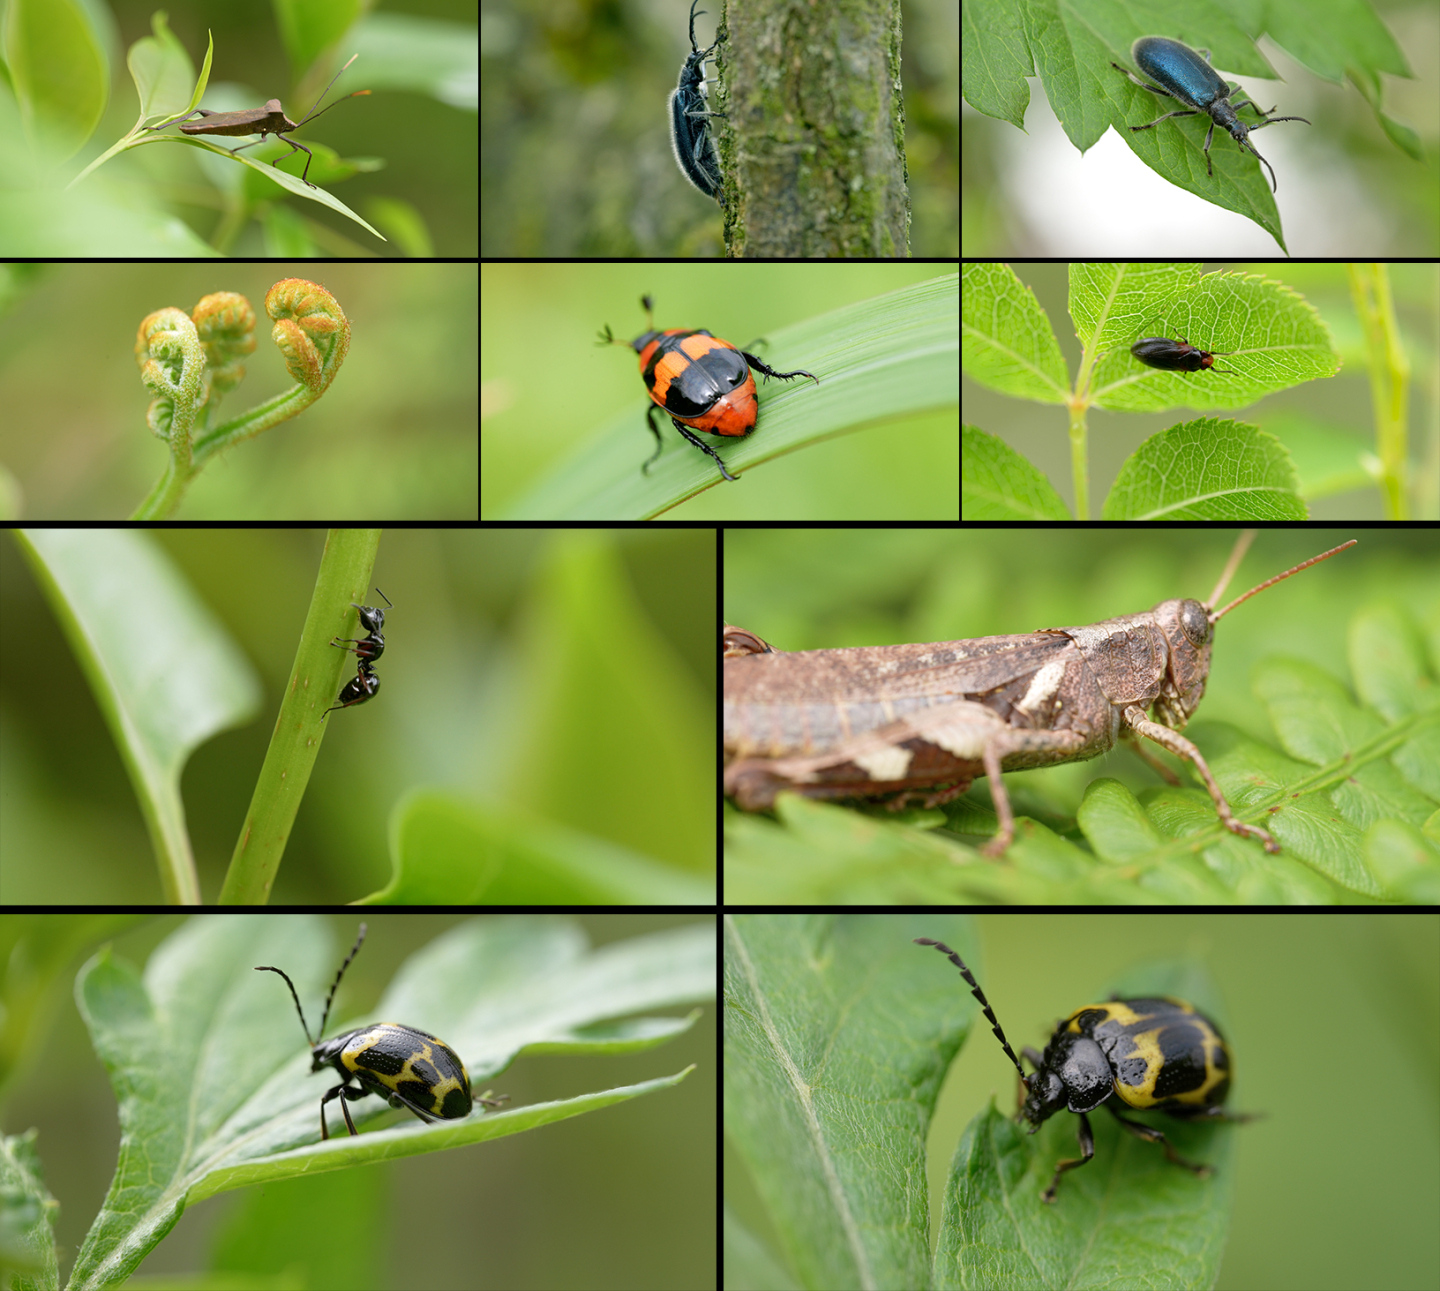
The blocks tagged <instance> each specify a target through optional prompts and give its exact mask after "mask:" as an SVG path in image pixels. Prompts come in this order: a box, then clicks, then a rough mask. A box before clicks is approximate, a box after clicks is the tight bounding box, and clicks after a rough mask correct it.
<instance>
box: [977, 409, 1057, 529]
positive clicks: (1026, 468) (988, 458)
mask: <svg viewBox="0 0 1440 1291" xmlns="http://www.w3.org/2000/svg"><path fill="white" fill-rule="evenodd" d="M960 453H961V463H962V466H963V469H962V471H961V494H960V514H961V516H962V517H963V518H964V519H966V520H1068V519H1069V518H1070V509H1069V508H1068V507H1067V506H1066V505H1065V502H1064V500H1063V499H1062V498H1061V497H1060V495H1059V494H1058V493H1056V492H1055V489H1054V487H1053V486H1052V485H1051V483H1050V481H1049V480H1047V479H1046V478H1045V477H1044V476H1043V475H1042V474H1041V473H1040V472H1039V471H1037V470H1036V469H1035V468H1034V467H1033V466H1031V465H1030V463H1029V462H1027V461H1026V460H1025V459H1024V458H1023V457H1021V456H1020V454H1019V453H1017V452H1016V451H1015V450H1014V449H1013V448H1011V447H1010V445H1009V444H1007V443H1006V442H1005V441H1004V440H1003V439H996V438H995V436H994V435H987V434H986V433H985V432H984V431H983V430H979V429H977V428H976V427H974V426H962V427H961V428H960Z"/></svg>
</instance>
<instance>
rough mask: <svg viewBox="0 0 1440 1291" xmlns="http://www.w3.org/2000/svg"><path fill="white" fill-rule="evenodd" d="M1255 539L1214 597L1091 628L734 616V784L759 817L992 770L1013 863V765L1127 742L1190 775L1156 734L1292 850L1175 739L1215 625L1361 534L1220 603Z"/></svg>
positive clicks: (1223, 813) (730, 780) (888, 799)
mask: <svg viewBox="0 0 1440 1291" xmlns="http://www.w3.org/2000/svg"><path fill="white" fill-rule="evenodd" d="M1253 537H1254V531H1253V530H1251V531H1249V532H1248V533H1246V534H1243V535H1241V538H1240V540H1239V541H1238V542H1237V543H1236V545H1235V550H1234V552H1232V554H1231V557H1230V561H1229V563H1228V564H1227V566H1226V568H1225V572H1224V574H1223V575H1222V576H1221V578H1220V582H1219V583H1218V584H1217V585H1216V588H1215V590H1214V592H1212V593H1211V595H1210V599H1209V600H1208V601H1206V602H1204V603H1202V602H1200V601H1194V600H1174V601H1162V602H1161V603H1160V604H1159V605H1157V606H1156V607H1155V608H1154V609H1153V610H1150V611H1149V612H1148V613H1144V614H1130V615H1125V616H1123V617H1121V618H1117V619H1107V620H1105V622H1103V623H1095V624H1091V625H1089V626H1088V627H1070V628H1045V629H1043V630H1041V631H1039V632H1031V633H1026V634H1022V635H1017V636H999V637H977V638H975V639H974V640H970V641H940V642H936V643H933V644H928V645H898V646H875V647H856V648H850V649H842V650H805V651H796V652H790V653H787V652H784V651H777V650H775V649H773V648H772V647H771V646H769V645H767V644H766V643H765V642H764V641H762V640H761V639H760V638H759V637H757V636H756V635H755V634H754V633H751V632H747V631H745V630H743V629H741V628H735V627H732V626H730V625H729V624H726V625H725V626H724V630H723V633H722V645H723V654H724V658H725V664H724V668H725V781H724V783H725V792H726V794H727V795H729V796H730V797H731V798H733V799H734V800H735V802H736V804H737V805H738V806H740V807H742V808H744V809H745V810H747V811H762V810H765V809H766V808H768V807H770V806H771V805H772V804H773V803H774V801H775V795H776V794H777V793H779V792H780V791H781V790H786V789H788V790H792V791H794V792H796V793H799V794H802V795H804V796H805V797H807V798H860V799H870V800H872V801H881V802H884V803H886V804H887V805H888V806H890V807H891V808H893V809H897V810H898V809H899V808H901V807H904V806H908V805H911V804H912V803H918V804H920V805H923V806H926V807H933V806H937V805H939V804H940V803H943V802H948V801H950V800H951V799H952V798H956V797H958V796H959V795H960V794H962V793H964V792H965V791H966V790H967V789H968V788H969V787H970V784H971V782H972V781H973V780H975V779H976V778H977V777H979V776H982V775H984V776H988V777H989V780H990V794H991V797H992V798H993V799H994V802H995V814H996V815H997V816H998V817H999V819H1000V829H999V832H998V833H997V834H996V835H995V837H994V838H993V839H991V840H990V842H989V843H987V844H986V845H985V847H984V848H983V849H982V851H983V852H984V853H985V854H986V855H987V856H1000V855H1002V854H1003V853H1004V852H1005V850H1006V849H1007V848H1008V847H1009V846H1010V844H1011V842H1012V841H1013V840H1014V837H1015V817H1014V815H1013V813H1012V812H1011V810H1010V800H1009V798H1008V797H1007V795H1006V793H1005V786H1004V784H1003V782H1002V781H1001V778H1000V776H1001V772H1002V771H1020V770H1026V769H1030V768H1033V767H1043V766H1053V765H1055V764H1057V763H1061V762H1081V761H1085V760H1086V759H1088V758H1093V757H1098V756H1099V755H1100V754H1102V753H1105V752H1107V751H1108V750H1109V749H1111V748H1113V747H1114V745H1115V741H1116V739H1117V738H1121V737H1123V738H1127V739H1130V740H1132V741H1134V743H1135V748H1136V751H1137V752H1140V753H1141V756H1142V757H1145V760H1146V761H1148V762H1151V764H1152V765H1153V766H1155V767H1156V769H1157V770H1159V771H1160V772H1161V774H1162V775H1164V776H1165V777H1166V778H1167V779H1169V780H1171V781H1172V782H1174V783H1177V784H1178V783H1179V781H1178V779H1177V778H1176V777H1175V776H1174V775H1173V774H1172V773H1171V772H1170V771H1169V770H1168V769H1166V768H1164V767H1161V766H1159V765H1158V764H1157V763H1155V762H1153V761H1152V760H1151V759H1150V758H1149V757H1148V756H1147V755H1145V754H1144V753H1143V751H1142V749H1141V746H1140V744H1139V741H1138V739H1137V738H1136V737H1138V736H1144V737H1145V738H1146V739H1149V740H1153V741H1154V742H1155V743H1157V744H1160V745H1162V746H1163V747H1165V748H1167V749H1169V750H1170V752H1172V753H1174V754H1175V755H1176V756H1177V757H1181V758H1184V759H1186V760H1187V761H1189V762H1192V763H1193V764H1194V765H1195V769H1196V770H1197V771H1198V772H1199V773H1200V777H1201V779H1202V780H1204V782H1205V787H1206V788H1207V789H1208V790H1209V791H1210V798H1211V800H1212V801H1213V802H1214V804H1215V810H1216V812H1217V813H1218V815H1219V817H1220V821H1221V823H1222V824H1223V825H1224V826H1225V827H1226V828H1227V829H1229V830H1230V831H1231V832H1232V833H1235V834H1238V835H1240V836H1241V837H1242V838H1254V839H1258V840H1259V841H1260V842H1261V843H1263V844H1264V845H1265V850H1266V851H1267V852H1278V851H1279V850H1280V846H1279V844H1278V843H1276V841H1275V840H1274V839H1273V838H1272V837H1271V836H1270V835H1269V834H1268V833H1266V831H1265V830H1263V829H1260V828H1259V827H1258V826H1255V825H1247V824H1246V823H1245V822H1243V821H1241V820H1239V819H1237V818H1236V816H1235V813H1234V812H1233V811H1231V810H1230V804H1229V803H1228V802H1226V801H1225V795H1224V794H1223V793H1221V792H1220V787H1219V785H1217V784H1216V783H1215V777H1214V776H1213V775H1211V774H1210V768H1209V766H1207V765H1206V762H1205V758H1204V757H1203V756H1202V754H1201V753H1200V750H1199V749H1197V748H1196V747H1195V745H1193V744H1192V743H1191V742H1190V741H1189V740H1187V739H1185V738H1184V737H1183V736H1182V735H1179V734H1178V733H1177V732H1178V731H1179V730H1181V729H1183V728H1184V726H1185V723H1186V722H1187V721H1188V720H1189V719H1190V717H1191V715H1192V714H1193V713H1194V712H1195V709H1196V708H1197V707H1198V706H1199V703H1200V700H1201V698H1202V696H1203V695H1204V694H1205V679H1206V678H1207V677H1208V676H1209V673H1210V646H1211V643H1212V642H1213V640H1214V636H1215V625H1216V624H1217V623H1218V622H1219V621H1220V620H1221V619H1222V618H1223V617H1224V616H1225V615H1227V614H1229V613H1230V611H1231V610H1233V609H1234V608H1235V607H1236V606H1237V605H1240V604H1242V603H1243V602H1245V601H1247V600H1249V599H1250V597H1252V596H1254V595H1255V594H1256V593H1258V592H1263V591H1264V590H1265V589H1266V588H1267V587H1271V586H1273V585H1274V584H1275V583H1278V582H1280V581H1281V579H1285V578H1289V577H1290V576H1291V575H1292V574H1298V573H1299V572H1300V571H1301V570H1302V569H1307V568H1309V567H1310V566H1311V565H1313V564H1315V563H1316V562H1317V561H1321V560H1325V559H1327V558H1328V557H1330V556H1333V555H1335V553H1336V552H1340V551H1344V550H1345V548H1346V547H1353V546H1354V545H1355V540H1354V539H1352V540H1351V541H1350V542H1347V543H1342V544H1341V545H1340V546H1339V547H1336V548H1334V549H1333V550H1331V551H1327V552H1325V553H1324V554H1323V555H1320V556H1315V557H1314V558H1312V559H1310V560H1307V561H1304V562H1303V563H1302V564H1299V565H1296V566H1295V568H1294V569H1288V570H1286V571H1285V572H1284V573H1283V574H1277V575H1276V576H1275V577H1274V578H1271V579H1268V580H1267V581H1266V582H1263V583H1261V584H1260V585H1259V586H1258V587H1253V588H1251V589H1250V591H1248V592H1246V593H1245V595H1244V596H1241V597H1239V598H1238V599H1236V600H1234V601H1231V602H1230V604H1229V605H1227V606H1226V607H1225V608H1224V609H1223V610H1219V611H1218V612H1216V611H1212V608H1211V607H1212V606H1213V605H1215V604H1216V603H1217V602H1218V601H1219V599H1220V597H1221V595H1223V593H1224V591H1225V587H1226V585H1227V584H1228V583H1229V581H1230V577H1231V575H1232V574H1233V573H1234V572H1235V569H1236V568H1237V567H1238V565H1239V563H1240V561H1241V559H1242V558H1243V557H1244V555H1245V550H1246V548H1247V547H1248V546H1249V544H1250V540H1251V538H1253ZM1152 711H1153V713H1154V715H1155V717H1156V718H1158V719H1159V720H1158V721H1152V720H1151V719H1150V717H1148V716H1147V714H1148V713H1150V712H1152Z"/></svg>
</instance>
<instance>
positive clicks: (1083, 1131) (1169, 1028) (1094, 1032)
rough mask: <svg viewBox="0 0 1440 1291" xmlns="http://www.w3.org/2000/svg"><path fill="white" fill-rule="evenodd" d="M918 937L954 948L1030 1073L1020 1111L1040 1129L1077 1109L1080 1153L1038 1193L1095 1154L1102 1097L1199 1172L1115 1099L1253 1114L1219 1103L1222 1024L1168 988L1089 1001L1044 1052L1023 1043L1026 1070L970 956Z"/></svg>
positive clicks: (1167, 1108)
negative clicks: (1093, 1123)
mask: <svg viewBox="0 0 1440 1291" xmlns="http://www.w3.org/2000/svg"><path fill="white" fill-rule="evenodd" d="M915 944H916V945H917V946H934V947H935V949H936V950H938V951H939V952H940V953H941V954H942V955H945V956H947V957H948V958H949V960H950V962H951V963H952V964H954V965H955V967H956V968H958V969H959V970H960V975H961V976H962V977H963V978H964V979H965V981H966V983H967V984H968V985H969V987H970V993H971V994H972V995H973V996H974V997H975V998H976V999H977V1000H978V1001H979V1002H980V1007H981V1008H982V1009H983V1010H984V1011H985V1020H986V1021H987V1022H989V1023H990V1026H991V1029H992V1030H993V1031H994V1032H995V1038H996V1039H997V1040H999V1041H1000V1047H1001V1048H1002V1049H1004V1050H1005V1056H1006V1057H1007V1058H1009V1059H1010V1061H1011V1062H1012V1063H1014V1064H1015V1070H1016V1071H1018V1072H1019V1073H1020V1079H1021V1081H1022V1082H1023V1083H1024V1086H1025V1100H1024V1103H1023V1104H1022V1106H1021V1108H1020V1112H1019V1117H1020V1119H1021V1120H1023V1121H1025V1122H1026V1123H1027V1125H1028V1126H1029V1130H1030V1133H1031V1134H1034V1133H1035V1131H1036V1130H1038V1129H1039V1128H1040V1126H1041V1125H1043V1124H1044V1123H1045V1122H1046V1121H1047V1120H1049V1119H1050V1117H1052V1116H1053V1115H1054V1114H1055V1113H1056V1112H1059V1111H1065V1110H1068V1111H1071V1112H1074V1113H1075V1115H1077V1116H1078V1117H1079V1118H1080V1132H1079V1138H1080V1152H1081V1155H1080V1156H1078V1157H1076V1158H1074V1159H1072V1160H1068V1161H1061V1162H1059V1164H1057V1165H1056V1167H1055V1176H1054V1178H1053V1179H1051V1181H1050V1186H1049V1187H1048V1188H1046V1189H1045V1191H1044V1192H1043V1193H1041V1199H1042V1200H1043V1201H1047V1202H1052V1201H1054V1200H1055V1190H1056V1188H1057V1187H1058V1186H1059V1183H1060V1176H1061V1175H1062V1174H1064V1173H1065V1171H1067V1170H1074V1169H1076V1168H1077V1167H1079V1166H1082V1165H1085V1164H1087V1163H1088V1162H1089V1160H1090V1159H1091V1157H1093V1156H1094V1155H1095V1139H1094V1136H1093V1135H1092V1134H1091V1132H1090V1122H1089V1120H1088V1119H1087V1117H1086V1113H1087V1112H1093V1111H1094V1110H1095V1109H1096V1108H1097V1107H1100V1106H1101V1105H1102V1104H1103V1105H1104V1106H1105V1108H1106V1109H1107V1110H1108V1111H1109V1112H1110V1114H1111V1115H1112V1116H1113V1117H1114V1118H1115V1119H1116V1120H1117V1121H1119V1122H1120V1124H1121V1125H1122V1126H1123V1127H1124V1128H1125V1129H1126V1130H1127V1131H1128V1132H1129V1133H1131V1134H1133V1135H1134V1136H1135V1137H1136V1138H1138V1139H1143V1140H1144V1141H1145V1142H1147V1143H1158V1144H1160V1146H1161V1147H1163V1148H1164V1149H1165V1156H1166V1157H1167V1159H1168V1160H1170V1161H1171V1162H1172V1163H1173V1164H1175V1165H1178V1166H1182V1167H1183V1168H1184V1169H1186V1170H1189V1171H1190V1172H1191V1173H1192V1174H1195V1175H1198V1176H1199V1177H1201V1178H1205V1177H1206V1176H1208V1175H1209V1174H1210V1173H1211V1172H1212V1171H1211V1167H1209V1166H1207V1165H1202V1164H1199V1163H1197V1162H1194V1161H1187V1160H1186V1159H1185V1158H1184V1157H1182V1156H1180V1155H1179V1154H1178V1153H1177V1152H1176V1151H1175V1149H1174V1148H1172V1147H1171V1146H1170V1143H1169V1140H1168V1139H1166V1137H1165V1135H1164V1134H1162V1133H1161V1132H1160V1131H1159V1130H1157V1129H1155V1128H1153V1127H1152V1126H1149V1125H1141V1124H1140V1123H1139V1122H1137V1121H1130V1120H1126V1119H1125V1117H1123V1116H1121V1115H1120V1113H1119V1112H1118V1111H1116V1104H1117V1103H1120V1104H1123V1105H1124V1106H1125V1108H1126V1109H1127V1110H1135V1111H1160V1112H1165V1113H1166V1114H1167V1115H1169V1116H1173V1117H1176V1118H1178V1119H1181V1120H1208V1121H1231V1122H1234V1123H1237V1124H1238V1123H1242V1122H1244V1121H1250V1120H1254V1119H1255V1118H1254V1117H1253V1116H1251V1115H1246V1114H1244V1113H1237V1114H1231V1113H1228V1112H1226V1111H1225V1110H1224V1108H1223V1107H1222V1104H1223V1103H1224V1102H1225V1099H1226V1097H1227V1096H1228V1095H1229V1093H1230V1073H1231V1067H1232V1063H1231V1057H1230V1048H1229V1046H1228V1045H1227V1044H1226V1043H1225V1038H1224V1037H1223V1036H1222V1035H1221V1034H1220V1028H1219V1027H1217V1026H1216V1025H1215V1024H1214V1023H1213V1022H1212V1021H1211V1020H1210V1019H1209V1018H1207V1017H1206V1016H1205V1015H1204V1014H1203V1013H1201V1012H1200V1010H1199V1009H1197V1008H1196V1007H1195V1006H1194V1005H1193V1004H1187V1003H1186V1002H1185V1001H1184V1000H1177V999H1172V998H1171V997H1169V996H1158V997H1155V998H1153V999H1135V1000H1122V999H1120V998H1119V997H1118V996H1112V997H1111V998H1110V999H1109V1000H1108V1001H1107V1002H1106V1003H1104V1004H1087V1005H1086V1006H1085V1007H1084V1008H1081V1009H1077V1010H1076V1011H1075V1012H1074V1013H1072V1014H1071V1015H1070V1016H1069V1017H1068V1018H1066V1019H1065V1020H1064V1021H1063V1022H1061V1023H1060V1025H1059V1026H1058V1027H1056V1028H1055V1034H1054V1035H1052V1036H1051V1037H1050V1043H1049V1044H1048V1045H1046V1046H1045V1052H1044V1054H1038V1053H1036V1052H1035V1050H1033V1049H1029V1048H1027V1049H1024V1050H1022V1052H1023V1053H1024V1055H1025V1058H1026V1060H1027V1061H1028V1062H1029V1063H1030V1065H1031V1066H1032V1067H1034V1068H1035V1070H1034V1072H1033V1073H1032V1074H1030V1075H1028V1076H1027V1075H1026V1074H1025V1068H1024V1067H1022V1066H1021V1065H1020V1060H1019V1059H1018V1058H1017V1057H1016V1056H1015V1051H1014V1050H1013V1049H1011V1048H1010V1042H1009V1041H1008V1040H1007V1039H1006V1038H1005V1032H1004V1030H1003V1029H1002V1028H1001V1026H1000V1023H999V1020H998V1019H997V1018H996V1017H995V1013H994V1011H993V1010H992V1009H991V1007H990V1002H989V1001H988V1000H987V999H986V998H985V992H984V991H982V990H981V989H980V984H979V983H978V982H977V981H976V980H975V978H974V977H973V976H972V975H971V972H970V970H969V969H968V968H966V967H965V961H964V960H962V959H961V958H960V956H959V955H957V954H956V953H955V952H954V951H953V950H951V949H950V947H949V946H947V945H945V943H944V942H940V941H933V940H932V939H931V938H929V937H916V938H915Z"/></svg>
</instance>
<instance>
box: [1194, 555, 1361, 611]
mask: <svg viewBox="0 0 1440 1291" xmlns="http://www.w3.org/2000/svg"><path fill="white" fill-rule="evenodd" d="M1359 541H1360V540H1359V539H1358V538H1351V539H1350V541H1349V542H1342V543H1341V544H1340V545H1339V546H1338V547H1331V548H1330V550H1329V551H1326V552H1322V553H1321V554H1320V555H1318V556H1311V557H1310V559H1309V560H1307V561H1303V562H1302V563H1300V564H1298V565H1296V566H1295V568H1294V569H1287V570H1286V571H1285V572H1284V573H1283V574H1276V575H1275V577H1274V578H1267V579H1266V580H1265V581H1264V582H1263V583H1261V584H1260V586H1259V587H1252V588H1251V589H1250V590H1249V591H1248V592H1246V593H1245V595H1244V596H1237V597H1236V598H1235V599H1234V600H1233V601H1231V602H1230V604H1229V605H1227V606H1226V607H1225V608H1224V609H1223V610H1221V611H1220V612H1219V613H1218V614H1212V615H1211V616H1210V622H1211V623H1218V622H1219V621H1220V620H1221V619H1223V618H1224V617H1225V616H1226V615H1227V614H1229V613H1230V611H1231V610H1233V609H1234V608H1235V607H1236V606H1237V605H1240V604H1241V603H1243V602H1245V601H1248V600H1249V599H1250V598H1251V597H1252V596H1254V595H1255V593H1256V592H1263V591H1264V590H1265V589H1266V588H1267V587H1273V586H1274V585H1275V584H1276V583H1278V582H1279V581H1280V580H1281V579H1282V578H1289V577H1290V575H1291V574H1298V573H1299V572H1300V571H1301V570H1302V569H1309V568H1310V566H1311V565H1314V564H1316V563H1317V562H1319V561H1322V560H1328V559H1329V558H1330V557H1331V556H1333V555H1334V554H1335V553H1336V552H1337V551H1344V550H1345V548H1346V547H1353V546H1354V545H1355V544H1356V543H1357V542H1359Z"/></svg>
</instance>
